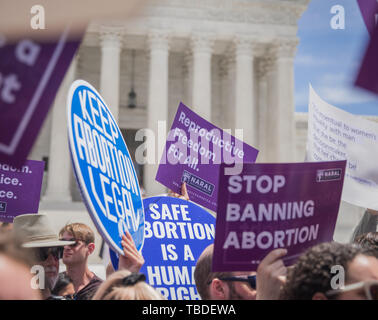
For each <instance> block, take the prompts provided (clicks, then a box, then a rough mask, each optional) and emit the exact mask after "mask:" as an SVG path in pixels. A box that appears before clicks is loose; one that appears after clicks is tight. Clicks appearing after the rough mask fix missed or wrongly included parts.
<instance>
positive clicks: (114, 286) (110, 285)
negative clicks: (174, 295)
mask: <svg viewBox="0 0 378 320" xmlns="http://www.w3.org/2000/svg"><path fill="white" fill-rule="evenodd" d="M130 275H131V272H130V271H128V270H120V271H117V272H115V273H113V274H112V275H111V276H109V278H108V279H106V281H104V282H103V283H102V284H101V285H100V287H99V288H98V289H97V292H96V294H95V295H94V296H93V298H92V300H165V298H164V297H163V296H162V295H161V294H160V293H159V292H158V291H156V290H155V289H154V288H153V287H151V286H150V285H149V284H147V283H146V282H145V281H138V282H136V283H135V284H133V285H125V284H123V279H124V278H126V277H127V276H130Z"/></svg>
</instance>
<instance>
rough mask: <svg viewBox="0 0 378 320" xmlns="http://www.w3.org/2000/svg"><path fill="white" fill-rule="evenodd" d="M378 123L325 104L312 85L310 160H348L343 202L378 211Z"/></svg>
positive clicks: (308, 154)
mask: <svg viewBox="0 0 378 320" xmlns="http://www.w3.org/2000/svg"><path fill="white" fill-rule="evenodd" d="M377 140H378V124H377V123H374V122H372V121H369V120H366V119H363V118H361V117H357V116H355V115H353V114H350V113H348V112H346V111H343V110H340V109H338V108H336V107H334V106H332V105H330V104H329V103H327V102H325V101H323V100H322V99H321V98H320V97H319V96H318V95H317V94H316V92H315V91H314V90H313V88H312V87H311V86H310V93H309V107H308V138H307V160H308V161H332V160H344V159H345V160H347V161H348V163H347V168H346V173H345V185H344V190H343V195H342V199H343V200H344V201H346V202H349V203H351V204H354V205H356V206H360V207H365V208H370V209H375V210H378V198H377V192H378V168H377V166H376V162H375V159H377V157H378V145H377Z"/></svg>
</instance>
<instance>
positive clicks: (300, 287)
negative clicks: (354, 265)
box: [281, 242, 365, 300]
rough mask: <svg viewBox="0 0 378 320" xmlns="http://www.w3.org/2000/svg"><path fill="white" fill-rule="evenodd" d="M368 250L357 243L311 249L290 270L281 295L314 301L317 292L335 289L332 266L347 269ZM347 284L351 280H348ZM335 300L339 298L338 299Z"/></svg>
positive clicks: (329, 244) (325, 245)
mask: <svg viewBox="0 0 378 320" xmlns="http://www.w3.org/2000/svg"><path fill="white" fill-rule="evenodd" d="M358 254H365V252H364V250H363V249H362V248H361V247H359V246H357V245H353V244H341V243H337V242H326V243H322V244H319V245H316V246H314V247H312V248H310V249H309V250H307V251H306V252H305V253H304V254H303V255H302V256H301V257H300V258H299V259H298V261H297V263H296V264H295V265H294V266H293V268H290V269H289V271H288V276H287V281H286V284H285V286H284V287H283V290H282V292H281V299H284V300H311V299H312V297H313V296H314V294H315V293H316V292H321V293H325V292H327V291H328V290H331V289H332V288H331V279H332V277H334V276H335V274H334V273H331V268H332V266H336V265H340V266H342V267H344V270H346V278H348V272H347V270H348V264H349V263H350V262H351V261H353V259H354V258H355V257H356V256H357V255H358ZM345 281H347V279H345ZM332 298H337V296H334V297H332Z"/></svg>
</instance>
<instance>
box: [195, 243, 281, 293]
mask: <svg viewBox="0 0 378 320" xmlns="http://www.w3.org/2000/svg"><path fill="white" fill-rule="evenodd" d="M213 250H214V246H213V245H210V246H208V247H207V248H206V249H205V250H204V251H203V252H202V254H201V256H200V257H199V259H198V261H197V264H196V268H195V271H194V279H195V282H196V287H197V291H198V293H199V294H200V296H201V298H202V300H256V299H262V300H263V299H269V300H272V299H278V297H279V295H280V289H281V286H282V285H283V283H284V281H285V277H286V267H285V265H284V264H283V261H282V259H281V258H282V257H283V256H284V255H286V253H287V251H286V249H276V250H273V251H271V252H270V253H269V254H268V255H267V256H266V257H265V258H264V259H263V260H262V261H261V263H260V265H259V267H258V269H257V272H211V268H212V259H213Z"/></svg>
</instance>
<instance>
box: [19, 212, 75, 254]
mask: <svg viewBox="0 0 378 320" xmlns="http://www.w3.org/2000/svg"><path fill="white" fill-rule="evenodd" d="M13 232H14V236H15V238H16V240H17V242H19V243H21V246H22V247H24V248H41V247H60V246H66V245H70V244H74V243H75V241H63V240H59V238H58V235H57V234H56V233H55V232H54V229H53V228H52V227H51V225H50V222H49V219H48V217H47V216H46V215H45V214H22V215H19V216H17V217H16V218H14V220H13Z"/></svg>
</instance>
